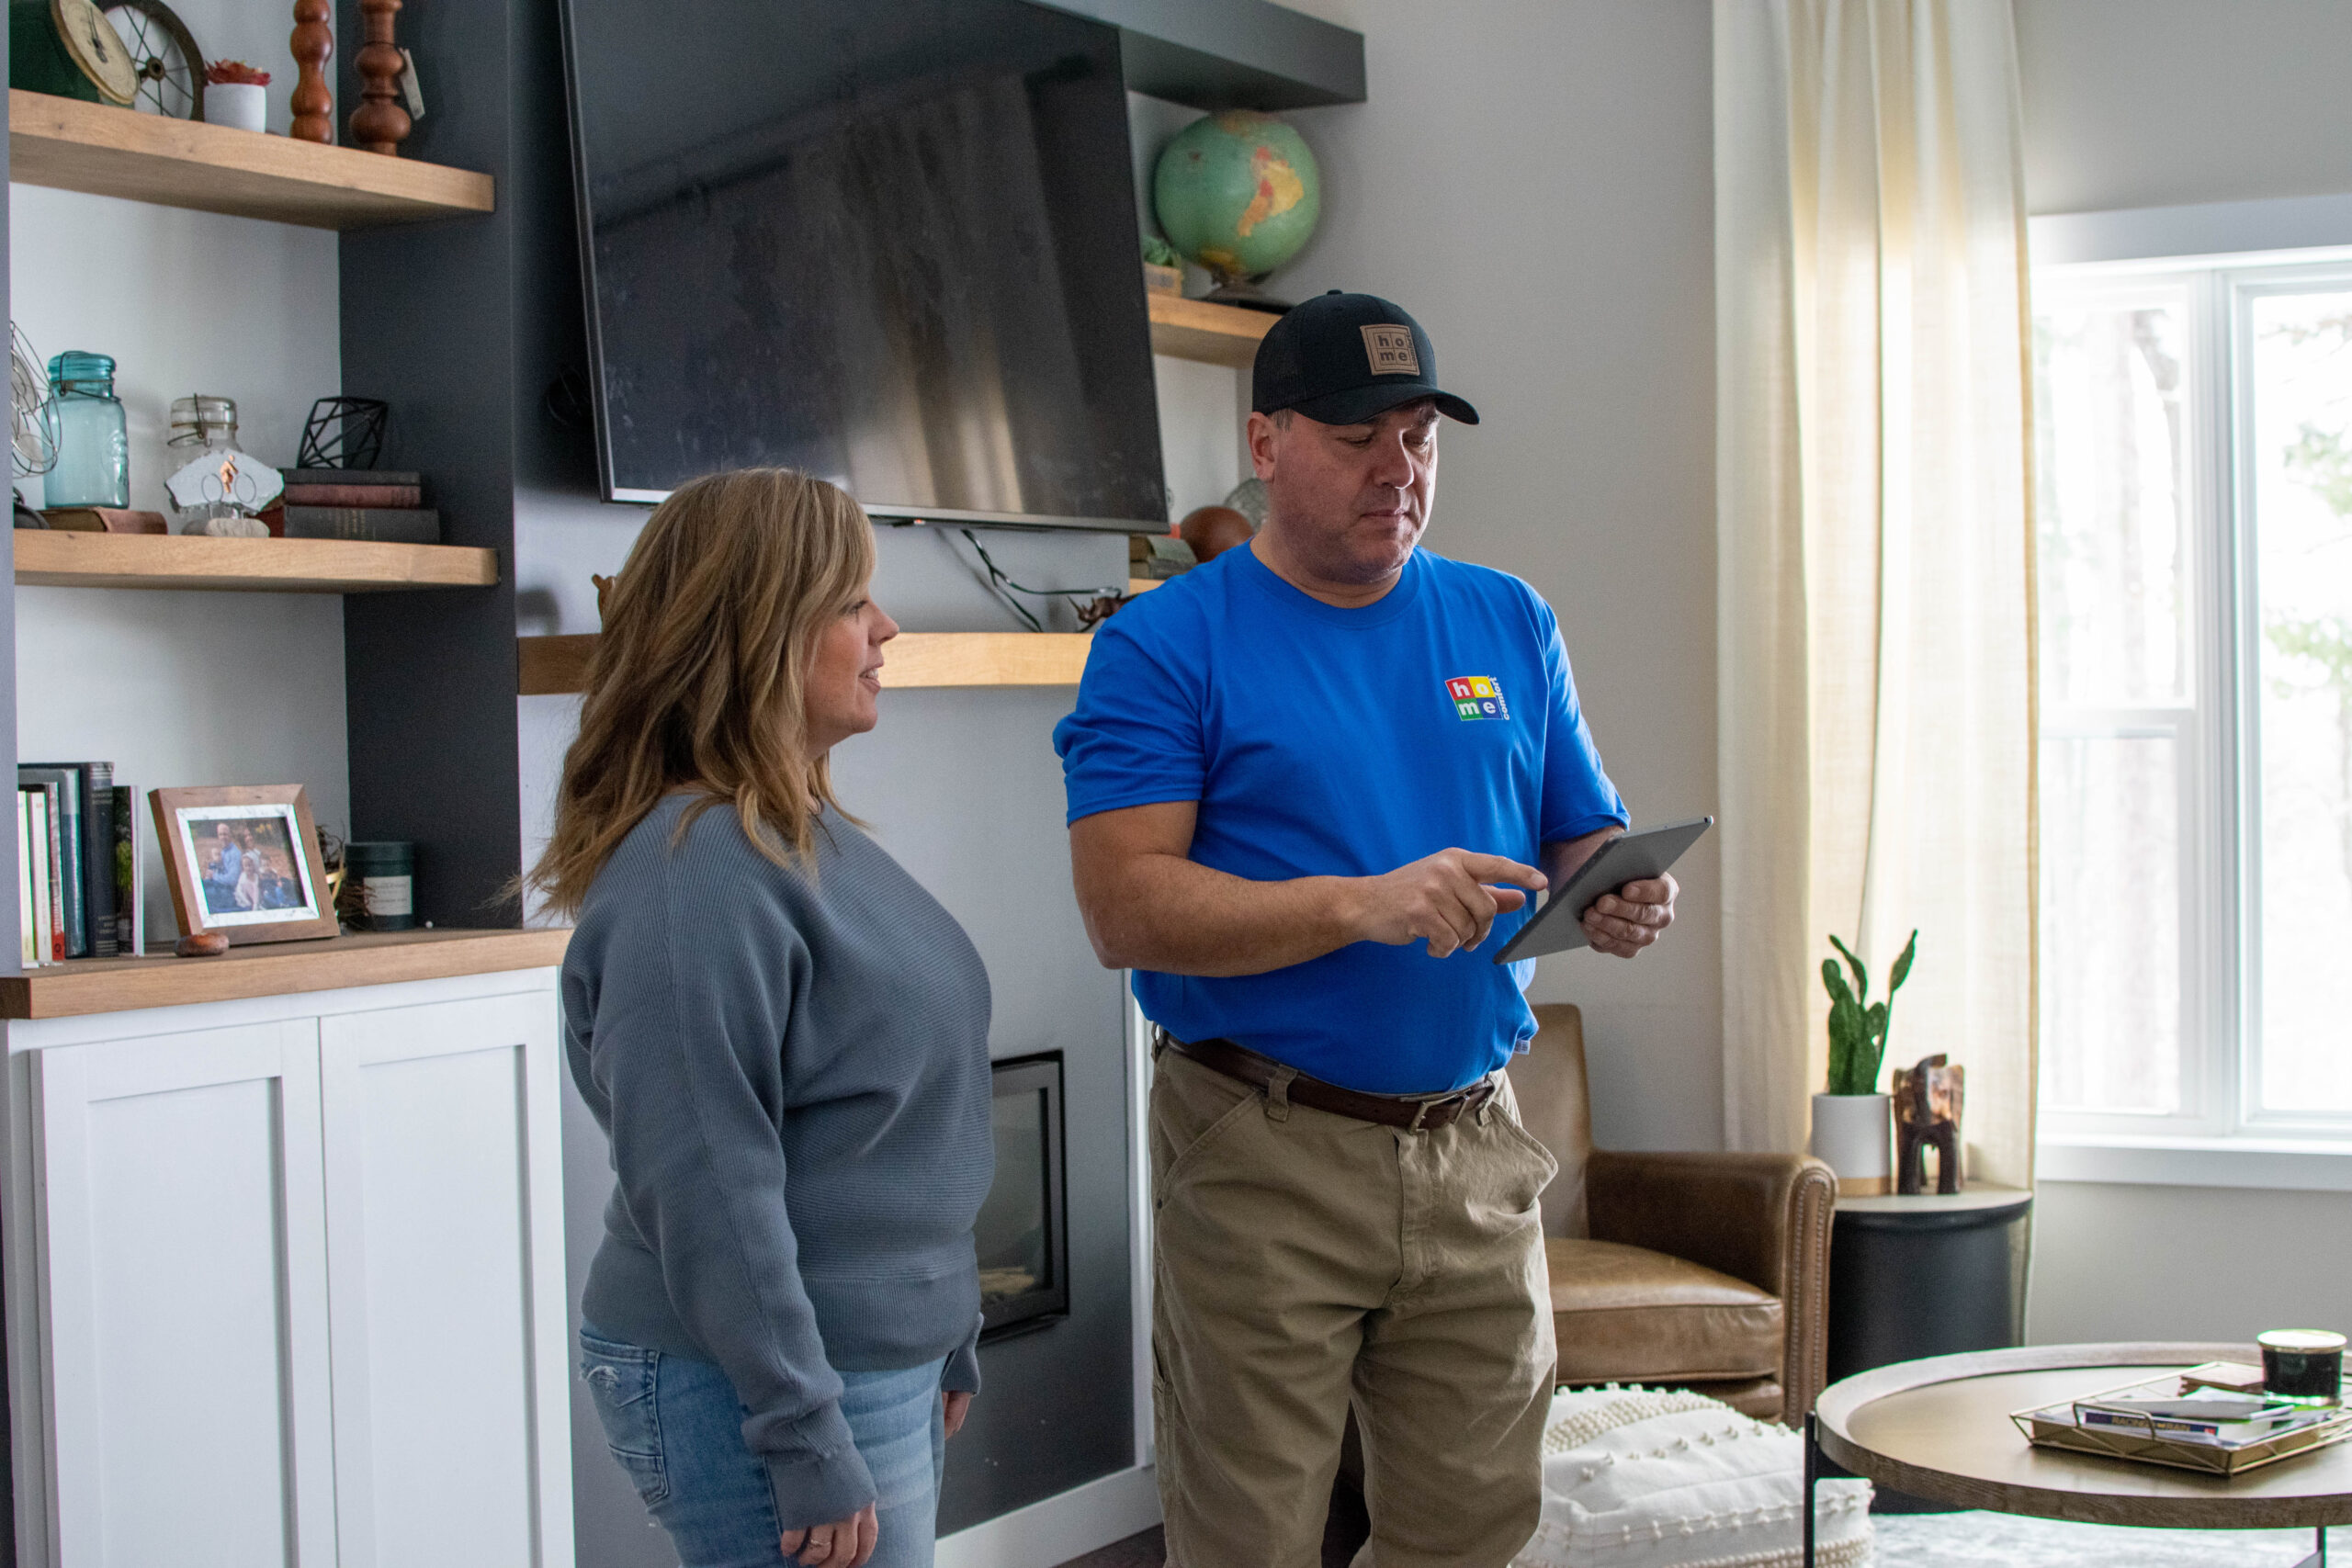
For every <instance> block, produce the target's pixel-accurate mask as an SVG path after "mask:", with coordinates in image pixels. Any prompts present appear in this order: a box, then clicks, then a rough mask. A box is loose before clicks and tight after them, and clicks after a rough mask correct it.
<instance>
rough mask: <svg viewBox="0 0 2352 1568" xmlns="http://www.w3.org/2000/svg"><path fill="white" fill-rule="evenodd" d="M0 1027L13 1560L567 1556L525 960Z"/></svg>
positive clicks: (550, 1098) (544, 1169)
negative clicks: (445, 974)
mask: <svg viewBox="0 0 2352 1568" xmlns="http://www.w3.org/2000/svg"><path fill="white" fill-rule="evenodd" d="M206 1025H209V1027H206ZM8 1029H9V1041H8V1043H9V1052H10V1067H11V1072H10V1077H9V1083H10V1101H11V1104H10V1117H9V1134H10V1138H9V1143H10V1148H9V1151H8V1153H9V1162H8V1173H9V1180H8V1183H7V1188H8V1191H7V1199H8V1203H7V1213H6V1242H7V1247H8V1259H7V1261H8V1274H9V1292H8V1303H7V1305H8V1319H9V1322H8V1329H9V1341H10V1368H11V1372H12V1378H11V1382H12V1385H13V1389H14V1391H15V1393H16V1397H15V1399H14V1400H13V1401H12V1404H13V1405H14V1408H13V1410H12V1417H13V1420H12V1427H13V1430H12V1434H11V1436H12V1438H13V1447H14V1450H15V1457H16V1471H17V1526H18V1528H17V1545H18V1551H19V1556H20V1560H21V1561H23V1562H27V1563H28V1564H45V1565H49V1568H167V1565H173V1564H187V1565H189V1568H196V1565H199V1564H200V1565H211V1564H220V1565H223V1568H227V1565H230V1564H235V1565H238V1568H245V1565H249V1564H250V1565H259V1564H286V1565H288V1568H330V1565H335V1568H476V1565H479V1568H569V1565H570V1564H571V1559H572V1553H571V1459H570V1452H569V1429H568V1416H567V1403H566V1402H567V1388H566V1380H567V1376H568V1366H569V1360H570V1358H569V1356H568V1354H567V1348H566V1345H565V1331H564V1301H563V1290H564V1272H563V1258H562V1225H561V1220H562V1213H561V1211H562V1199H561V1193H560V1179H561V1178H560V1157H559V1150H558V1147H557V1136H558V1134H557V1117H558V1106H559V1100H558V1083H557V1078H556V1074H557V1073H558V1072H559V1071H560V1060H559V1049H558V1042H557V1029H556V1008H555V995H554V990H553V973H552V972H551V971H536V972H526V973H519V974H503V975H490V976H471V977H468V978H463V979H453V980H435V981H424V982H417V983H413V984H408V985H400V986H385V987H370V988H367V989H355V990H345V991H336V992H328V993H322V995H320V996H316V997H309V998H301V997H294V998H264V999H257V1000H246V1001H239V1002H232V1003H220V1004H212V1005H208V1006H198V1007H185V1008H173V1009H161V1010H150V1011H147V1012H143V1013H125V1014H117V1015H111V1016H107V1017H99V1018H89V1019H76V1020H70V1021H55V1022H44V1023H21V1022H20V1023H13V1024H11V1025H9V1026H8Z"/></svg>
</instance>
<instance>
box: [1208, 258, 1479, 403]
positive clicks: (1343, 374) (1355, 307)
mask: <svg viewBox="0 0 2352 1568" xmlns="http://www.w3.org/2000/svg"><path fill="white" fill-rule="evenodd" d="M1419 398H1433V399H1435V400H1437V410H1438V412H1440V413H1442V414H1444V415H1445V416H1447V417H1448V418H1449V419H1458V420H1460V421H1461V422H1462V423H1464V424H1476V423H1478V411H1477V410H1476V409H1474V408H1472V407H1471V406H1470V405H1469V404H1468V403H1466V402H1464V400H1462V399H1460V398H1457V397H1455V396H1454V395H1453V393H1452V392H1446V391H1441V390H1439V389H1438V385H1437V350H1436V348H1435V347H1433V346H1432V345H1431V344H1430V334H1429V333H1425V332H1423V331H1421V323H1420V322H1419V321H1415V320H1413V318H1412V317H1410V316H1408V315H1407V314H1405V312H1404V311H1402V310H1398V309H1397V307H1396V306H1394V305H1392V304H1390V303H1389V302H1388V301H1387V300H1385V299H1381V298H1379V297H1378V296H1377V295H1373V294H1349V293H1345V292H1343V291H1341V290H1340V289H1337V288H1334V289H1333V290H1331V292H1329V294H1324V295H1320V296H1318V297H1317V298H1316V299H1309V300H1307V301H1306V303H1305V304H1303V305H1298V306H1295V307H1294V308H1292V309H1291V310H1288V311H1285V312H1284V313H1283V316H1282V318H1281V319H1280V320H1278V321H1275V322H1274V324H1273V325H1272V327H1271V328H1269V329H1268V330H1267V332H1266V335H1265V337H1264V338H1262V339H1261V340H1260V342H1259V344H1258V361H1257V364H1256V366H1255V367H1253V368H1252V369H1251V371H1250V407H1251V408H1252V409H1254V410H1256V411H1257V412H1260V413H1274V412H1279V411H1281V410H1283V409H1296V410H1297V411H1298V412H1301V413H1303V414H1305V415H1306V417H1307V418H1309V419H1311V420H1315V421H1317V422H1318V423H1323V424H1363V423H1365V422H1367V421H1369V420H1371V419H1374V418H1375V417H1377V416H1378V415H1380V414H1381V413H1383V412H1386V411H1387V410H1389V409H1393V408H1395V407H1396V406H1397V404H1399V403H1409V402H1412V401H1414V400H1417V399H1419Z"/></svg>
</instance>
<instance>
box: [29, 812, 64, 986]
mask: <svg viewBox="0 0 2352 1568" xmlns="http://www.w3.org/2000/svg"><path fill="white" fill-rule="evenodd" d="M61 793H62V792H60V790H59V789H58V787H57V786H56V785H55V784H43V785H41V786H40V826H39V827H38V829H36V830H37V831H38V832H39V834H40V880H41V897H42V899H43V900H44V909H45V911H46V912H45V915H44V917H43V919H42V920H41V924H42V925H43V926H44V927H46V928H47V930H48V932H49V961H50V962H51V964H62V963H64V962H65V958H66V950H65V885H64V882H63V879H62V877H60V876H59V874H58V861H59V858H60V857H59V854H58V834H57V819H58V818H59V817H60V816H61V815H62V813H61V812H60V810H59V809H58V798H59V795H60V794H61Z"/></svg>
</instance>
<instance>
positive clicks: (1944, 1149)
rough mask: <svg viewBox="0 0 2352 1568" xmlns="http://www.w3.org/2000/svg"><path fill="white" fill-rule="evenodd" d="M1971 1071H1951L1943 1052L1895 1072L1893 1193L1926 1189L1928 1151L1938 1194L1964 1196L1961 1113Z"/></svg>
mask: <svg viewBox="0 0 2352 1568" xmlns="http://www.w3.org/2000/svg"><path fill="white" fill-rule="evenodd" d="M1967 1076H1968V1069H1967V1068H1965V1067H1948V1066H1944V1058H1943V1055H1942V1054H1941V1053H1940V1052H1939V1053H1938V1054H1937V1055H1933V1056H1928V1057H1923V1058H1922V1059H1921V1060H1920V1062H1919V1065H1918V1066H1916V1067H1907V1068H1906V1067H1897V1068H1895V1069H1894V1190H1895V1191H1896V1192H1898V1193H1904V1194H1912V1193H1918V1192H1924V1191H1926V1190H1927V1189H1928V1159H1927V1151H1928V1149H1929V1148H1933V1149H1934V1150H1935V1151H1936V1190H1937V1191H1939V1192H1957V1191H1959V1190H1960V1110H1961V1100H1962V1094H1963V1090H1964V1088H1965V1080H1966V1078H1967Z"/></svg>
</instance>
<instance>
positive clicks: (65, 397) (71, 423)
mask: <svg viewBox="0 0 2352 1568" xmlns="http://www.w3.org/2000/svg"><path fill="white" fill-rule="evenodd" d="M49 386H50V390H51V393H52V394H53V397H54V400H53V401H52V402H51V404H50V406H49V434H50V436H51V439H52V440H54V441H55V442H56V443H57V466H56V467H55V468H51V469H50V470H49V475H48V479H47V480H46V482H45V483H44V485H43V486H42V491H41V494H42V501H43V504H45V505H49V506H129V505H130V436H129V434H127V433H126V432H125V430H124V429H123V423H122V404H121V403H119V402H118V401H116V400H115V395H114V358H113V356H112V355H105V354H85V353H83V352H81V351H80V350H78V349H68V350H67V351H66V352H65V353H63V354H61V355H58V356H57V357H56V358H54V359H52V360H51V361H50V362H49Z"/></svg>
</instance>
